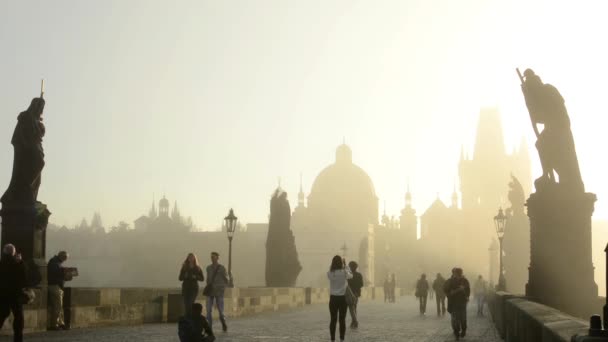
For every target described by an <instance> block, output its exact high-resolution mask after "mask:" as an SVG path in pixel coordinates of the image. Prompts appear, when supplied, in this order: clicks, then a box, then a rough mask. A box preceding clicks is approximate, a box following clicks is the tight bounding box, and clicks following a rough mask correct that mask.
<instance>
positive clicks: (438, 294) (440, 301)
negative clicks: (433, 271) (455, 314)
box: [433, 273, 445, 316]
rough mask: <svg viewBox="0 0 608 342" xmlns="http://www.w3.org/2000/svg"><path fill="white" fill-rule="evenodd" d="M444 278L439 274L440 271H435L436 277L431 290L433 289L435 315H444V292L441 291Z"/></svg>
mask: <svg viewBox="0 0 608 342" xmlns="http://www.w3.org/2000/svg"><path fill="white" fill-rule="evenodd" d="M444 284H445V279H444V278H443V277H442V276H441V273H437V278H435V280H434V281H433V290H435V301H436V302H437V316H445V292H443V285H444Z"/></svg>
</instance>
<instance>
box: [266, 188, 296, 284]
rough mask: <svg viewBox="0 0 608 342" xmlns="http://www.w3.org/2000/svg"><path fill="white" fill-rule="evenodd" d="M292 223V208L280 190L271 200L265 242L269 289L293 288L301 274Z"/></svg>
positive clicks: (283, 192)
mask: <svg viewBox="0 0 608 342" xmlns="http://www.w3.org/2000/svg"><path fill="white" fill-rule="evenodd" d="M290 221H291V208H290V206H289V201H288V200H287V193H286V192H285V191H283V190H281V189H277V190H276V191H275V192H274V194H273V196H272V198H271V199H270V222H269V223H268V237H267V239H266V286H268V287H293V286H295V284H296V279H297V278H298V275H299V274H300V271H301V270H302V266H301V265H300V261H299V260H298V252H297V250H296V242H295V239H294V236H293V232H292V231H291V229H290Z"/></svg>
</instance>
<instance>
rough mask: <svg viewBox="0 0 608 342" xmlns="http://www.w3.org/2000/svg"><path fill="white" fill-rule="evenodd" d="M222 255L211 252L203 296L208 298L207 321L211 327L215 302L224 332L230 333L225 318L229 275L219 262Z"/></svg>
mask: <svg viewBox="0 0 608 342" xmlns="http://www.w3.org/2000/svg"><path fill="white" fill-rule="evenodd" d="M219 258H220V254H219V253H218V252H211V265H209V266H207V286H205V289H204V290H203V295H205V296H206V297H207V320H208V321H209V326H211V327H213V318H212V314H213V302H215V306H216V307H217V311H218V314H219V317H220V322H222V330H223V331H224V332H226V331H228V325H226V317H225V316H224V290H225V289H226V285H228V274H227V272H226V268H225V267H224V266H223V265H221V264H220V263H219V262H218V260H219Z"/></svg>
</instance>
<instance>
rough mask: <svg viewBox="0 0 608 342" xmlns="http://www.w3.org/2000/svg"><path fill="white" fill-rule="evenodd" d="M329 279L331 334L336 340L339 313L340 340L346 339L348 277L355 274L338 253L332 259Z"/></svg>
mask: <svg viewBox="0 0 608 342" xmlns="http://www.w3.org/2000/svg"><path fill="white" fill-rule="evenodd" d="M327 278H328V279H329V294H330V296H329V314H330V322H329V335H330V336H331V340H332V341H335V340H336V323H337V322H338V315H339V321H340V341H344V335H345V334H346V307H347V305H346V297H345V294H346V286H347V285H348V279H352V278H353V274H352V273H351V271H350V269H349V268H348V266H347V265H346V260H344V259H342V257H340V256H339V255H336V256H334V257H333V259H332V260H331V266H330V267H329V271H328V272H327Z"/></svg>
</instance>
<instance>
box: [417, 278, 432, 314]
mask: <svg viewBox="0 0 608 342" xmlns="http://www.w3.org/2000/svg"><path fill="white" fill-rule="evenodd" d="M428 294H429V282H428V281H427V280H426V274H424V273H422V275H421V276H420V279H418V282H417V283H416V298H418V300H419V301H420V314H421V315H424V314H425V313H426V301H427V297H428Z"/></svg>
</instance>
